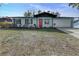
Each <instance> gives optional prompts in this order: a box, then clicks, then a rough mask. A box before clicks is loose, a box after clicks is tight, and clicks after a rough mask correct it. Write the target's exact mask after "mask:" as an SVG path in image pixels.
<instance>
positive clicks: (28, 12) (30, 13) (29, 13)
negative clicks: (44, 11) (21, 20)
mask: <svg viewBox="0 0 79 59" xmlns="http://www.w3.org/2000/svg"><path fill="white" fill-rule="evenodd" d="M32 14H33V13H32V12H31V11H29V10H28V11H27V12H25V13H24V16H25V17H31V16H32Z"/></svg>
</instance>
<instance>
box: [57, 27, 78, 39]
mask: <svg viewBox="0 0 79 59" xmlns="http://www.w3.org/2000/svg"><path fill="white" fill-rule="evenodd" d="M57 29H59V30H61V31H64V32H66V33H68V34H70V35H72V36H74V37H76V38H78V39H79V29H73V28H57Z"/></svg>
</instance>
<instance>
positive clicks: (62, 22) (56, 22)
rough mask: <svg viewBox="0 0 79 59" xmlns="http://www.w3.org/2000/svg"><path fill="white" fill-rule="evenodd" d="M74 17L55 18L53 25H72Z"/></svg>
mask: <svg viewBox="0 0 79 59" xmlns="http://www.w3.org/2000/svg"><path fill="white" fill-rule="evenodd" d="M71 23H72V19H65V18H63V19H62V18H61V19H56V18H54V19H53V27H71Z"/></svg>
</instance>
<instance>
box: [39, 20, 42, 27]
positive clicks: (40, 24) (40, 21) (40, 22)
mask: <svg viewBox="0 0 79 59" xmlns="http://www.w3.org/2000/svg"><path fill="white" fill-rule="evenodd" d="M38 27H39V28H42V19H39V21H38Z"/></svg>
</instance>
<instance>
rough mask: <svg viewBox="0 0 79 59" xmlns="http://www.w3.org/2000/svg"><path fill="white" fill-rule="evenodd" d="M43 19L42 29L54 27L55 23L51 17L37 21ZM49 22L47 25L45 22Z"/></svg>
mask: <svg viewBox="0 0 79 59" xmlns="http://www.w3.org/2000/svg"><path fill="white" fill-rule="evenodd" d="M39 19H42V27H52V26H53V25H52V24H53V21H52V18H51V17H39V18H37V20H38V21H39ZM46 20H48V22H49V24H45V21H46Z"/></svg>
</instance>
